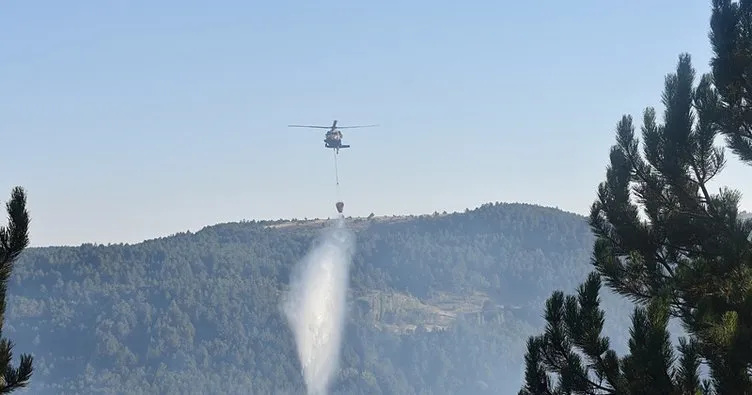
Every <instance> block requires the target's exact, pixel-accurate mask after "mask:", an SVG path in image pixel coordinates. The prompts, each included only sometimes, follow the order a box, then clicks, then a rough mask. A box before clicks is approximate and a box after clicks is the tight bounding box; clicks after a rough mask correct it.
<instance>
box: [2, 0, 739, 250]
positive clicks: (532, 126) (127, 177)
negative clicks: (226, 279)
mask: <svg viewBox="0 0 752 395" xmlns="http://www.w3.org/2000/svg"><path fill="white" fill-rule="evenodd" d="M275 3H276V4H275ZM709 17H710V1H709V0H664V1H655V0H651V1H647V0H630V1H624V0H622V1H602V0H600V1H590V0H588V1H584V0H583V1H568V2H562V1H553V0H548V1H529V2H522V1H514V2H512V1H490V0H489V1H469V2H465V3H462V2H457V1H451V2H450V1H436V0H434V1H422V0H421V1H417V0H414V1H394V0H390V1H381V2H365V1H363V2H352V1H344V0H340V1H318V2H304V1H301V0H298V1H284V0H280V1H274V2H271V1H269V2H260V1H256V2H253V1H214V2H209V1H204V2H198V1H187V2H186V1H173V0H161V1H145V0H143V1H128V0H119V1H115V0H110V1H93V0H92V1H75V0H71V1H59V2H58V1H45V2H42V1H32V0H26V1H21V0H6V1H4V2H3V5H2V12H0V37H2V39H1V40H0V54H1V55H0V56H2V61H0V137H2V144H3V155H2V156H0V165H1V166H2V169H3V170H4V172H3V174H2V177H0V180H1V182H0V187H2V189H0V198H2V199H3V200H7V198H8V197H9V196H10V195H9V193H10V189H11V187H12V186H13V185H23V186H25V187H26V188H27V189H28V192H29V209H30V211H31V213H32V216H33V224H32V229H31V231H32V244H33V245H50V244H80V243H82V242H102V243H107V242H120V241H123V242H137V241H140V240H143V239H147V238H153V237H158V236H164V235H168V234H172V233H175V232H180V231H185V230H197V229H200V228H201V227H203V226H205V225H210V224H214V223H217V222H226V221H237V220H241V219H276V218H281V217H282V218H291V217H298V218H303V217H309V218H312V217H326V216H328V215H330V214H331V213H332V212H333V211H334V202H335V201H336V197H337V196H336V190H335V184H334V166H333V158H332V152H331V151H329V150H326V149H325V148H324V147H323V141H322V140H323V133H322V132H321V131H319V130H308V129H289V128H287V127H286V125H287V124H291V123H313V124H327V123H331V121H332V120H333V119H338V120H339V121H340V123H341V124H343V125H344V124H362V123H378V124H380V125H381V126H380V127H379V128H374V129H361V130H354V131H345V141H346V142H349V143H350V144H352V148H351V149H350V150H346V151H342V152H341V154H340V178H341V188H342V190H341V196H342V198H343V199H344V201H345V202H346V206H345V210H346V212H347V213H348V214H351V215H368V214H369V213H371V212H373V213H375V214H377V215H382V214H402V213H430V212H433V211H434V210H438V211H443V210H447V211H454V210H463V209H464V208H466V207H470V208H472V207H475V206H477V205H480V204H482V203H484V202H488V201H509V202H514V201H524V202H531V203H539V204H543V205H550V206H558V207H560V208H562V209H565V210H568V211H574V212H579V213H585V212H586V211H587V210H588V207H589V205H590V204H591V202H592V201H593V199H594V198H595V191H596V186H597V184H598V183H599V182H600V181H602V180H603V178H604V176H605V172H604V171H605V165H606V162H607V159H608V149H609V147H610V146H611V145H612V144H613V143H614V127H615V125H616V122H617V121H618V120H619V118H620V117H621V115H622V114H624V113H631V114H632V115H633V116H634V117H635V118H636V119H637V120H639V119H641V112H642V110H643V109H644V108H645V106H649V105H654V106H659V105H660V95H661V91H662V88H663V81H664V76H665V74H666V73H669V72H671V71H673V70H674V68H675V66H676V62H677V59H678V55H679V53H680V52H684V51H686V52H689V53H691V54H692V55H693V60H694V64H695V66H696V68H697V69H698V72H704V71H707V69H708V66H707V64H708V60H709V58H710V45H709V42H708V38H707V32H708V21H709ZM660 111H662V109H660ZM638 126H639V125H638ZM728 156H729V158H731V159H734V158H733V157H732V156H731V155H730V152H729V155H728ZM750 172H752V170H751V169H749V168H744V167H742V166H741V165H739V164H738V162H737V161H736V160H732V161H730V163H729V167H728V169H727V170H726V171H725V172H724V174H723V176H722V178H721V179H720V182H722V183H725V184H729V185H732V186H734V187H736V188H738V189H741V190H743V191H745V190H746V191H749V190H752V188H750V181H749V180H751V179H752V177H750V176H749V175H750V174H751V173H750ZM745 183H746V185H745ZM751 193H752V192H751ZM750 202H751V200H750V198H747V200H745V202H744V205H745V207H746V208H749V207H750V206H752V205H751V204H750Z"/></svg>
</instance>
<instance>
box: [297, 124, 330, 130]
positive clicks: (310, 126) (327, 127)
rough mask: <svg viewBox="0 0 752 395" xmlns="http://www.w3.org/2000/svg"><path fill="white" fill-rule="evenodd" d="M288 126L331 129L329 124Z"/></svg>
mask: <svg viewBox="0 0 752 395" xmlns="http://www.w3.org/2000/svg"><path fill="white" fill-rule="evenodd" d="M287 127H288V128H314V129H331V128H332V127H331V126H315V125H287Z"/></svg>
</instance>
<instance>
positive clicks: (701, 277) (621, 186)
mask: <svg viewBox="0 0 752 395" xmlns="http://www.w3.org/2000/svg"><path fill="white" fill-rule="evenodd" d="M751 23H752V2H749V1H742V2H741V3H731V2H730V1H722V0H716V1H714V2H713V16H712V18H711V34H710V37H711V42H712V44H713V49H714V52H715V56H714V58H713V61H712V70H713V73H712V74H705V75H703V76H702V77H701V78H700V79H699V83H698V84H697V85H696V86H695V85H694V84H695V70H694V69H693V67H692V64H691V58H690V56H689V55H688V54H682V55H680V57H679V62H678V65H677V68H676V72H675V73H672V74H669V75H668V76H667V77H666V82H665V87H664V91H663V105H664V106H665V111H664V113H663V122H662V123H660V124H659V123H658V122H657V120H656V111H655V109H653V108H647V109H646V110H645V112H644V114H643V120H642V147H641V149H640V142H639V140H638V138H637V137H636V136H635V131H634V126H633V122H632V118H631V116H629V115H625V116H623V117H622V119H621V121H620V122H619V123H618V124H617V127H616V145H614V146H613V147H612V149H611V151H610V165H609V166H608V168H607V170H606V181H605V182H603V183H601V184H600V185H599V187H598V199H597V200H596V201H595V203H594V204H593V206H592V209H591V214H590V218H589V223H590V226H591V228H592V229H593V232H594V234H595V236H596V242H595V245H594V248H593V258H592V263H593V265H594V266H595V272H594V273H593V274H592V275H591V276H590V277H589V278H588V280H587V281H586V282H585V283H584V284H583V286H582V287H581V289H580V291H579V293H578V297H574V296H571V297H567V298H564V296H563V294H562V293H561V292H555V293H554V294H553V295H552V296H551V298H550V299H549V300H548V302H547V304H546V321H547V327H546V330H545V332H544V334H542V335H539V336H535V337H532V338H531V339H530V340H529V342H528V345H527V348H528V352H527V354H526V384H525V386H524V388H523V389H522V390H521V392H520V393H521V394H568V393H572V392H577V393H585V394H651V393H655V394H659V393H660V394H688V393H692V394H695V393H700V392H702V393H706V394H707V393H718V394H727V393H734V394H750V393H752V373H751V372H752V243H751V242H750V240H749V236H748V235H750V232H752V219H749V218H746V219H745V218H744V217H743V216H741V215H740V214H741V213H740V212H739V202H740V198H741V194H740V193H739V192H738V191H736V190H733V189H731V188H727V187H725V188H722V189H720V190H719V192H717V193H714V192H712V189H711V187H710V182H711V181H712V180H713V179H714V177H715V176H717V175H718V174H719V173H720V172H721V170H722V169H723V167H724V165H725V163H726V160H725V156H724V149H723V147H721V146H718V145H716V144H715V141H716V137H717V136H719V135H722V136H725V137H726V143H727V145H728V147H729V148H730V149H731V150H732V151H733V152H734V153H735V154H736V155H737V156H738V157H739V158H740V159H741V160H742V162H743V163H747V164H752V162H751V161H750V160H752V145H751V144H750V143H751V142H752V134H750V131H752V128H750V122H752V117H750V115H752V113H749V111H750V110H749V103H750V101H749V100H750V97H749V95H750V92H749V91H748V87H749V86H750V85H749V82H750V81H749V78H750V73H749V72H750V71H752V68H751V67H752V53H750V51H752V45H751V44H752V41H750V31H751V30H750V27H752V25H750V24H751ZM600 279H603V281H604V282H605V283H606V285H608V286H609V288H611V289H613V290H614V291H616V292H617V293H619V294H621V295H623V296H626V297H627V298H629V299H630V300H632V301H634V302H636V303H637V304H638V306H637V307H636V309H635V310H634V312H633V315H632V329H631V332H630V335H631V337H630V340H629V353H628V354H627V355H625V356H624V357H622V358H619V357H617V356H616V354H615V353H614V352H613V351H611V350H610V349H609V343H610V342H609V340H608V339H607V338H604V337H601V334H600V327H601V326H602V325H603V322H604V320H605V317H604V315H603V314H602V313H601V312H600V311H599V310H598V303H597V297H598V290H599V288H600V281H601V280H600ZM669 317H675V318H677V319H679V320H680V321H681V323H682V324H683V327H684V328H685V329H686V331H687V332H688V334H689V337H688V340H687V339H685V338H682V339H681V340H680V343H679V347H678V351H679V355H680V359H679V362H676V361H675V355H674V352H673V348H672V345H671V342H670V340H669V337H668V334H667V333H666V324H667V320H668V318H669ZM578 352H579V353H578ZM580 355H584V359H583V357H580ZM701 361H704V362H706V363H707V365H708V367H709V371H710V378H709V379H708V380H706V381H704V382H703V383H702V384H701V381H700V379H699V376H698V369H699V366H700V362H701ZM675 362H676V363H675Z"/></svg>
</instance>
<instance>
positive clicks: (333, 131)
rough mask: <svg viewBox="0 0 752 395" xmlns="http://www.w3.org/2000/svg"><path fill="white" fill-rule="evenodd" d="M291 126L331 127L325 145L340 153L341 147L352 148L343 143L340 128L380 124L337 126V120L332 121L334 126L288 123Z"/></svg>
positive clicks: (327, 132)
mask: <svg viewBox="0 0 752 395" xmlns="http://www.w3.org/2000/svg"><path fill="white" fill-rule="evenodd" d="M287 126H288V127H290V128H312V129H329V130H327V131H326V135H325V136H324V147H326V148H331V149H333V150H334V152H335V153H336V154H339V150H340V148H350V146H349V145H345V144H342V132H341V131H340V130H339V129H355V128H370V127H374V126H379V125H359V126H339V127H338V126H337V120H336V119H335V120H334V122H332V126H316V125H287Z"/></svg>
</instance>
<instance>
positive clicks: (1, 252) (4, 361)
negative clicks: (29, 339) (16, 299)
mask: <svg viewBox="0 0 752 395" xmlns="http://www.w3.org/2000/svg"><path fill="white" fill-rule="evenodd" d="M5 208H6V211H7V213H8V225H7V226H3V227H0V371H1V372H2V376H0V393H10V392H13V391H15V390H17V389H20V388H24V387H26V386H27V385H28V383H29V380H30V379H31V375H32V373H33V370H34V369H33V362H34V358H33V357H32V356H31V355H29V354H22V355H21V358H20V359H21V360H20V363H19V365H18V367H13V342H12V341H11V340H9V339H8V338H6V337H2V334H3V332H4V331H3V324H4V322H5V313H6V304H7V302H6V298H7V295H6V294H7V292H8V280H9V278H10V275H11V272H12V271H13V264H14V263H15V261H16V260H17V259H18V257H19V256H20V255H21V252H23V250H24V249H25V248H26V247H28V245H29V213H28V211H27V210H26V192H25V191H24V189H23V188H21V187H16V188H14V189H13V191H12V193H11V198H10V200H9V201H8V202H7V203H6V204H5Z"/></svg>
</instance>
